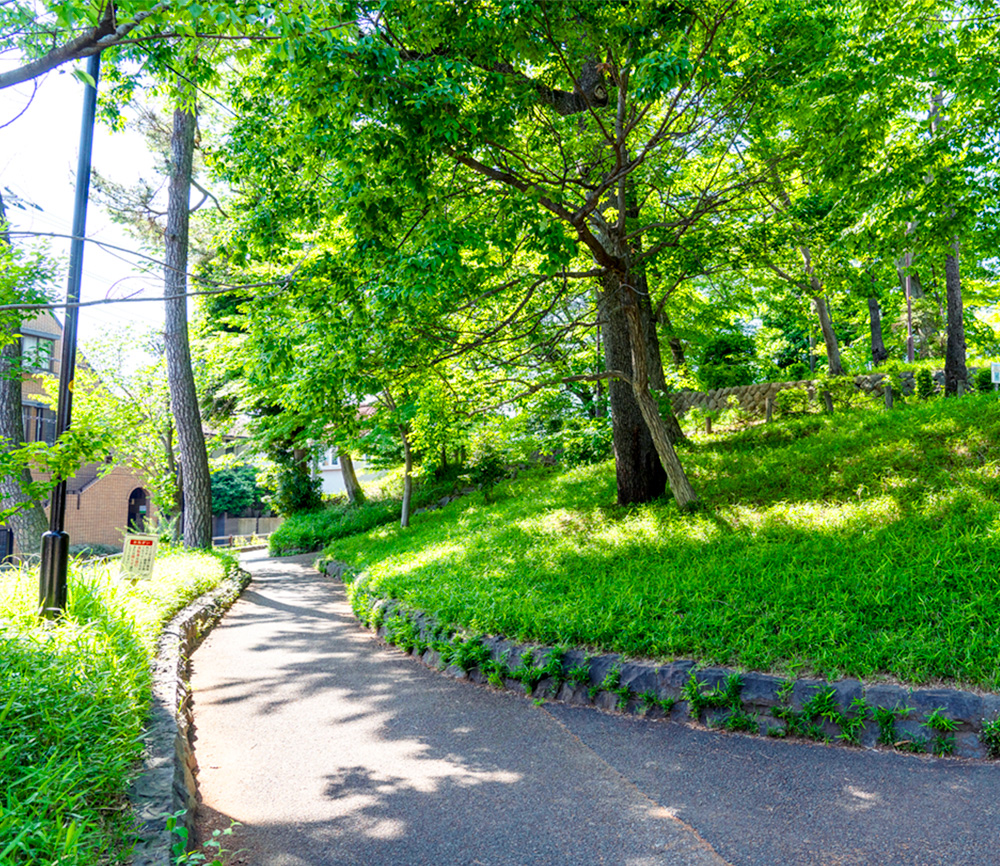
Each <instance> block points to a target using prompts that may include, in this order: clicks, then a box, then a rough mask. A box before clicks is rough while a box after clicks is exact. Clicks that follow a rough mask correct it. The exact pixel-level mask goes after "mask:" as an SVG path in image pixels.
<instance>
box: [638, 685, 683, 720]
mask: <svg viewBox="0 0 1000 866" xmlns="http://www.w3.org/2000/svg"><path fill="white" fill-rule="evenodd" d="M639 702H640V704H639V709H640V712H641V713H642V714H643V715H645V714H646V713H648V712H649V711H650V710H652V709H653V708H655V707H659V708H660V709H661V710H663V712H664V714H665V715H670V711H671V710H672V709H673V708H674V705H675V704H676V703H677V700H676V699H675V698H661V697H659V696H658V695H657V694H656V692H651V691H646V692H643V693H642V694H641V695H639Z"/></svg>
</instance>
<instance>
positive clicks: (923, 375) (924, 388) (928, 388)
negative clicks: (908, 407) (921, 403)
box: [917, 367, 934, 400]
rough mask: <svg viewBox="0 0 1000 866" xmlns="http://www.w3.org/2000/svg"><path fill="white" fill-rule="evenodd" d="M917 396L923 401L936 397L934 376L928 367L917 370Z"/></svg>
mask: <svg viewBox="0 0 1000 866" xmlns="http://www.w3.org/2000/svg"><path fill="white" fill-rule="evenodd" d="M917 396H918V397H919V398H920V399H921V400H928V399H930V398H931V397H933V396H934V376H933V375H932V374H931V371H930V370H928V369H927V368H926V367H924V368H923V369H921V370H917Z"/></svg>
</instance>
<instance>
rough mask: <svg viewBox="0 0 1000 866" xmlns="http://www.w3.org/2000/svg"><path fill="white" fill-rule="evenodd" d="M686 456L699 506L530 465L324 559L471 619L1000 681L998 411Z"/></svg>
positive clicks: (798, 662) (806, 423) (341, 544)
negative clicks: (500, 487)
mask: <svg viewBox="0 0 1000 866" xmlns="http://www.w3.org/2000/svg"><path fill="white" fill-rule="evenodd" d="M682 459H683V461H684V463H685V466H686V467H687V469H688V472H689V474H690V475H691V477H692V480H693V481H694V484H695V487H696V489H698V490H699V492H700V493H701V494H702V495H703V497H704V498H705V500H706V502H707V503H709V505H710V508H709V509H708V510H706V511H705V512H704V513H702V514H698V515H694V516H681V515H679V514H678V513H677V511H676V509H675V508H674V507H673V505H672V504H670V503H665V502H661V503H656V504H653V505H650V506H646V507H642V508H633V509H628V510H626V509H618V508H616V507H614V506H609V505H608V503H612V502H613V501H614V475H613V467H612V466H611V465H610V464H605V465H602V466H597V467H588V468H582V469H578V470H575V471H572V472H569V473H566V474H563V475H553V474H549V475H546V474H545V473H542V472H537V473H533V474H530V475H522V476H521V477H520V478H519V479H518V480H517V481H516V482H513V483H512V484H510V485H509V486H507V487H506V492H505V494H504V496H503V500H502V501H501V502H500V503H499V504H497V505H495V506H491V507H484V506H483V504H482V500H481V497H473V498H472V499H470V500H466V501H464V502H459V503H455V504H453V505H451V506H449V508H447V509H445V510H443V511H441V512H435V513H430V514H426V515H421V516H420V517H419V518H417V519H416V520H415V521H414V526H413V527H412V529H411V530H410V531H408V532H401V531H400V530H399V529H398V528H396V527H383V528H381V529H378V530H374V531H372V532H370V533H368V534H367V535H364V536H357V537H355V538H350V539H343V540H341V541H338V542H336V543H334V544H333V545H332V546H331V547H330V548H328V552H329V553H330V554H331V555H332V556H334V557H336V558H339V559H344V560H347V561H348V562H351V563H352V564H354V565H355V566H357V567H360V568H364V569H366V570H367V572H368V578H367V580H366V586H367V587H368V588H369V589H370V590H373V591H375V592H377V593H379V594H383V595H389V596H393V597H396V598H400V599H403V600H404V601H406V602H407V603H409V604H411V605H413V606H414V607H418V608H423V609H427V610H431V611H434V612H436V613H437V614H438V615H439V616H440V617H442V618H443V619H444V620H445V621H447V622H450V623H452V624H455V625H461V626H465V627H468V628H470V629H472V630H475V631H479V632H484V633H495V634H497V633H498V634H505V635H507V636H510V637H516V638H518V639H521V640H537V641H542V642H546V643H551V644H561V645H575V646H589V647H593V648H595V649H601V650H611V651H618V652H623V653H626V654H629V655H632V656H638V657H651V658H658V659H669V658H673V657H694V658H697V659H700V660H703V661H705V662H713V663H722V664H733V665H739V666H743V667H745V668H748V669H756V670H770V671H778V672H783V673H787V672H796V671H797V672H800V673H817V674H820V675H825V676H842V675H853V676H861V677H875V676H880V675H891V676H894V677H897V678H899V679H901V680H904V681H909V682H913V683H926V682H931V681H937V680H946V681H955V682H958V683H961V684H975V685H979V686H983V687H987V688H992V689H996V688H1000V666H998V659H1000V627H998V624H1000V604H998V602H1000V576H998V574H1000V569H998V567H997V562H998V558H997V553H998V546H1000V545H998V541H1000V536H998V528H1000V524H998V506H997V498H998V497H997V494H998V492H1000V402H998V401H997V399H995V398H994V397H990V396H986V397H977V398H969V399H966V400H962V401H947V402H944V401H938V402H934V403H931V404H929V405H920V406H916V407H908V408H905V409H901V410H897V411H894V412H892V413H882V412H874V411H868V412H856V413H851V414H840V415H836V416H833V417H826V416H823V417H820V416H813V417H810V418H806V419H802V420H799V421H794V422H788V423H776V424H773V425H770V426H767V427H764V426H761V427H757V428H754V429H752V430H747V431H744V432H741V433H735V434H730V435H728V436H725V437H716V438H713V439H711V440H707V441H704V440H703V441H699V442H698V443H696V444H695V445H694V446H693V447H692V448H688V449H686V450H685V451H684V452H683V453H682Z"/></svg>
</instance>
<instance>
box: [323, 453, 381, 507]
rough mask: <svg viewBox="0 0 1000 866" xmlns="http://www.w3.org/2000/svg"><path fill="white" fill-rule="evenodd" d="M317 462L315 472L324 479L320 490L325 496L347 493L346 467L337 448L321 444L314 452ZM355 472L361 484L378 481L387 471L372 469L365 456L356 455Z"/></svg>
mask: <svg viewBox="0 0 1000 866" xmlns="http://www.w3.org/2000/svg"><path fill="white" fill-rule="evenodd" d="M313 453H314V454H315V455H316V456H315V463H314V464H313V465H314V472H315V473H316V475H317V476H318V477H319V479H320V480H321V481H322V483H323V486H322V487H321V488H320V492H321V493H322V494H323V495H324V496H333V495H335V494H337V493H346V492H347V485H345V484H344V468H343V466H342V465H341V463H340V456H339V454H338V453H337V449H336V448H323V447H322V446H319V447H318V448H317V449H316V450H315V451H314V452H313ZM353 462H354V474H355V475H357V476H358V483H359V484H362V485H364V484H367V483H368V482H370V481H377V480H378V479H379V478H382V477H383V476H384V475H385V472H383V471H379V470H375V469H371V468H370V467H369V466H368V463H367V461H366V460H365V458H364V457H360V456H359V457H355V458H354V459H353Z"/></svg>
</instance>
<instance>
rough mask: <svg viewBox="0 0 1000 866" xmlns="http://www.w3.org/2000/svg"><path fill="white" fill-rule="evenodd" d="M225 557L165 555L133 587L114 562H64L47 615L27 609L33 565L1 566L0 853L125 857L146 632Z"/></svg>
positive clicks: (54, 859) (146, 682) (33, 601)
mask: <svg viewBox="0 0 1000 866" xmlns="http://www.w3.org/2000/svg"><path fill="white" fill-rule="evenodd" d="M232 563H233V560H231V559H228V558H225V557H222V556H219V555H214V554H207V553H206V554H190V553H184V554H174V555H167V556H164V557H162V558H158V559H157V562H156V569H155V576H154V579H153V580H152V581H150V582H142V583H139V584H137V585H136V586H134V587H133V586H131V585H130V584H128V583H119V582H118V580H117V565H99V566H94V567H90V568H83V567H82V566H78V565H77V564H75V563H74V565H72V566H71V569H70V575H69V588H70V597H69V605H68V611H67V615H66V616H65V617H63V618H62V619H60V620H59V621H58V622H55V623H41V622H39V621H38V620H37V619H36V618H35V616H34V615H33V611H34V610H35V608H36V606H37V597H38V576H37V571H33V572H29V571H22V572H17V571H14V572H5V573H2V574H0V863H3V864H4V866H8V864H9V866H29V864H38V866H42V864H46V866H49V864H59V866H83V864H98V863H100V864H104V863H119V862H125V860H126V857H127V854H128V851H129V849H130V845H131V843H130V836H129V819H130V816H129V812H128V809H127V808H126V807H127V803H126V801H125V797H124V792H125V788H126V785H127V783H128V781H129V778H130V775H131V774H132V773H133V771H134V769H135V766H136V761H137V760H138V759H139V758H140V756H141V751H142V750H141V743H140V739H139V738H140V735H141V733H142V728H143V724H144V722H145V719H146V715H147V712H148V709H149V703H150V675H149V662H150V659H151V657H152V654H153V653H154V652H155V645H156V639H157V637H158V635H159V632H160V629H161V627H162V625H163V623H164V622H166V620H168V619H169V618H170V616H171V615H172V614H174V613H175V612H176V611H177V610H179V609H180V608H182V607H183V606H184V605H186V604H187V603H188V602H189V601H190V600H191V599H193V598H195V597H197V596H198V595H200V594H201V593H203V592H205V591H207V590H208V589H211V588H212V587H213V586H215V585H216V584H217V583H218V582H219V581H220V579H221V578H222V577H223V576H224V575H225V573H226V571H227V569H228V568H229V567H231V565H232Z"/></svg>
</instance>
